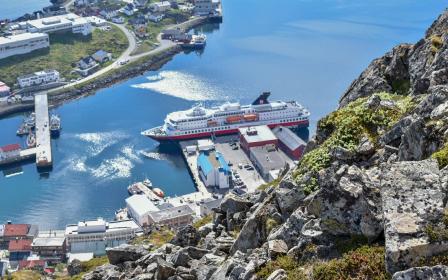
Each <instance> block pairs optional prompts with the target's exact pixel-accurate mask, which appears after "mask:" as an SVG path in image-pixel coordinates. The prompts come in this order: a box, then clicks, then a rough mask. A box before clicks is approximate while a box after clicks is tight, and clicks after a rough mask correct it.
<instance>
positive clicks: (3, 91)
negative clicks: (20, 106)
mask: <svg viewBox="0 0 448 280" xmlns="http://www.w3.org/2000/svg"><path fill="white" fill-rule="evenodd" d="M10 92H11V89H10V88H9V87H8V86H7V85H6V84H5V83H4V82H2V81H0V97H5V96H8V95H9V94H10Z"/></svg>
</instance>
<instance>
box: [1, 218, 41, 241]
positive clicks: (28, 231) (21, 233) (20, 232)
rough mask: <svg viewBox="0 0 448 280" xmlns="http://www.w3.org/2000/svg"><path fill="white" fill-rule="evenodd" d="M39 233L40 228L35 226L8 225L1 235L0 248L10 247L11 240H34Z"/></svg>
mask: <svg viewBox="0 0 448 280" xmlns="http://www.w3.org/2000/svg"><path fill="white" fill-rule="evenodd" d="M37 232H38V228H37V226H35V225H28V224H10V223H8V224H6V225H4V227H3V235H0V247H8V246H9V241H11V240H16V239H30V240H32V239H33V238H34V237H35V236H36V235H37Z"/></svg>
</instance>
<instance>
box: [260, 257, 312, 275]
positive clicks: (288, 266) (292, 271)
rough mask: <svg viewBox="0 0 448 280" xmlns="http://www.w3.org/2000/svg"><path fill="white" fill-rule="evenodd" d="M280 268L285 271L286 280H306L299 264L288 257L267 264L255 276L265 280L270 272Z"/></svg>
mask: <svg viewBox="0 0 448 280" xmlns="http://www.w3.org/2000/svg"><path fill="white" fill-rule="evenodd" d="M280 268H281V269H284V270H285V271H286V273H287V275H288V280H296V279H308V278H307V276H306V275H305V273H304V271H303V268H301V267H300V265H299V263H298V262H296V261H295V260H294V259H293V258H291V257H289V256H281V257H278V258H277V259H276V260H275V261H271V262H269V263H268V264H267V265H265V266H264V267H262V268H261V269H260V270H259V271H258V272H257V276H258V277H259V278H260V279H267V278H268V277H269V275H271V273H272V272H274V271H275V270H277V269H280Z"/></svg>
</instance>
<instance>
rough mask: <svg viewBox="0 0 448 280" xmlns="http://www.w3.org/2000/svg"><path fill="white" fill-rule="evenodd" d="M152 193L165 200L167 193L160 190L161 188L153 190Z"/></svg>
mask: <svg viewBox="0 0 448 280" xmlns="http://www.w3.org/2000/svg"><path fill="white" fill-rule="evenodd" d="M152 192H153V193H154V194H155V195H157V196H158V197H160V198H164V197H165V193H164V192H163V191H162V190H161V189H159V188H153V189H152Z"/></svg>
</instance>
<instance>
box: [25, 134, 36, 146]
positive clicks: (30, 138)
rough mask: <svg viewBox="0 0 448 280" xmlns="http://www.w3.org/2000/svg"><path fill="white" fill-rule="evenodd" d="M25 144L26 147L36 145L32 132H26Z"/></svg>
mask: <svg viewBox="0 0 448 280" xmlns="http://www.w3.org/2000/svg"><path fill="white" fill-rule="evenodd" d="M26 146H27V147H28V148H34V147H36V135H34V133H32V132H30V133H29V134H28V137H27V138H26Z"/></svg>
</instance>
